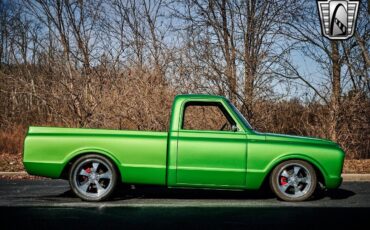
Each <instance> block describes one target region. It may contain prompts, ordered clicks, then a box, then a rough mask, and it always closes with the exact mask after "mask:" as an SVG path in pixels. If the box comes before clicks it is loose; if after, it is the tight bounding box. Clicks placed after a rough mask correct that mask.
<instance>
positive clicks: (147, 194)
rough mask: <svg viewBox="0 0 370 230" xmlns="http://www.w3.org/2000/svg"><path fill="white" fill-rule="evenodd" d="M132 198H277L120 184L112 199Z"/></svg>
mask: <svg viewBox="0 0 370 230" xmlns="http://www.w3.org/2000/svg"><path fill="white" fill-rule="evenodd" d="M354 195H356V193H354V192H353V191H350V190H346V189H341V188H339V189H333V190H322V191H319V192H316V195H315V196H314V197H313V199H311V200H312V201H315V200H321V199H324V198H329V199H331V200H342V199H347V198H349V197H351V196H354ZM57 197H65V198H76V195H75V194H74V193H73V192H72V191H71V190H68V191H66V192H64V193H62V194H60V195H58V196H57ZM130 199H178V200H181V199H183V200H197V199H199V200H228V199H229V200H256V199H257V200H268V199H276V196H275V195H274V194H273V193H272V192H271V191H270V190H269V189H266V188H264V189H260V190H246V191H238V190H211V189H177V188H175V189H174V188H172V189H168V188H164V187H157V186H128V185H120V186H118V187H117V189H116V191H115V192H114V194H113V195H112V197H111V199H110V201H113V202H114V201H120V200H121V201H122V200H130Z"/></svg>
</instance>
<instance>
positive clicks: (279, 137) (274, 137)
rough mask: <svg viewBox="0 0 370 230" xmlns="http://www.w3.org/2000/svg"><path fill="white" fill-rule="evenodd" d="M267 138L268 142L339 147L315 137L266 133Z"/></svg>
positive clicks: (329, 141)
mask: <svg viewBox="0 0 370 230" xmlns="http://www.w3.org/2000/svg"><path fill="white" fill-rule="evenodd" d="M265 136H266V141H282V142H291V143H307V144H321V145H332V146H338V145H337V143H335V142H333V141H331V140H327V139H321V138H314V137H302V136H293V135H284V134H275V133H265Z"/></svg>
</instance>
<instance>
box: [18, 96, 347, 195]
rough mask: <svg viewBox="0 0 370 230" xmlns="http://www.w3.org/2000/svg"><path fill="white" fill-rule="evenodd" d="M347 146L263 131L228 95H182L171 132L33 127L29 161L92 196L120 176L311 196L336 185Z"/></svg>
mask: <svg viewBox="0 0 370 230" xmlns="http://www.w3.org/2000/svg"><path fill="white" fill-rule="evenodd" d="M344 155H345V154H344V152H343V150H342V149H341V148H340V147H339V146H338V145H337V144H336V143H334V142H332V141H329V140H323V139H317V138H309V137H298V136H288V135H279V134H271V133H260V132H257V131H255V130H253V129H252V128H251V126H250V125H249V123H248V122H247V120H246V119H245V118H244V117H243V115H242V114H241V113H240V112H239V111H238V110H237V108H236V107H235V106H234V105H233V104H231V103H230V102H229V101H228V100H227V99H226V98H224V97H221V96H209V95H178V96H176V97H175V100H174V103H173V107H172V114H171V121H170V126H169V131H168V132H147V131H123V130H100V129H77V128H53V127H30V128H29V130H28V133H27V136H26V138H25V141H24V156H23V163H24V166H25V169H26V170H27V172H28V173H29V174H31V175H39V176H44V177H50V178H63V179H68V180H69V183H70V185H71V189H72V190H73V192H74V193H75V194H76V195H77V196H79V197H80V198H81V199H83V200H86V201H100V200H104V199H107V198H108V197H109V196H110V195H111V194H112V192H113V190H114V188H115V187H116V185H117V183H119V182H123V183H127V184H150V185H162V186H167V187H168V188H186V187H187V188H189V187H191V188H209V189H242V190H244V189H260V187H261V186H262V185H263V184H264V183H269V185H270V187H271V189H272V190H273V191H274V193H275V194H276V195H277V197H278V198H280V199H282V200H285V201H303V200H306V199H309V198H310V197H311V196H312V194H313V193H314V191H315V190H316V187H317V184H318V183H319V182H320V183H321V184H323V185H324V186H325V187H326V188H337V187H339V186H340V184H341V181H342V178H341V172H342V167H343V161H344Z"/></svg>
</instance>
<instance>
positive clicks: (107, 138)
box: [23, 127, 168, 185]
mask: <svg viewBox="0 0 370 230" xmlns="http://www.w3.org/2000/svg"><path fill="white" fill-rule="evenodd" d="M167 135H168V134H167V132H148V131H126V130H105V129H82V128H56V127H30V128H29V130H28V133H27V137H26V139H25V143H24V159H23V162H24V166H25V168H26V170H27V171H28V172H29V173H30V174H33V175H39V176H46V177H51V178H60V177H61V176H62V175H63V170H66V168H67V167H68V162H69V161H70V160H73V159H74V157H76V156H77V155H78V154H80V153H82V152H83V153H87V152H90V153H99V154H102V155H105V156H107V157H108V158H109V159H111V160H112V161H113V162H114V163H116V165H117V166H118V170H119V171H120V172H121V175H122V178H121V180H122V181H123V182H126V183H130V182H135V183H144V184H158V185H165V183H166V179H165V177H166V157H167Z"/></svg>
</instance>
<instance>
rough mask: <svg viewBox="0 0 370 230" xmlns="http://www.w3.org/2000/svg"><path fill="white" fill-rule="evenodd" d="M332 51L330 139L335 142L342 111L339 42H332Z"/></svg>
mask: <svg viewBox="0 0 370 230" xmlns="http://www.w3.org/2000/svg"><path fill="white" fill-rule="evenodd" d="M330 44H331V49H332V55H331V60H332V75H333V76H332V94H331V106H330V107H331V111H330V115H331V116H330V123H331V124H330V138H331V139H332V140H333V141H337V140H338V136H337V134H338V133H337V132H338V118H339V110H340V94H341V86H340V69H341V61H340V56H339V50H338V42H337V41H331V42H330Z"/></svg>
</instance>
